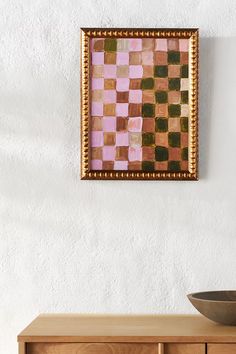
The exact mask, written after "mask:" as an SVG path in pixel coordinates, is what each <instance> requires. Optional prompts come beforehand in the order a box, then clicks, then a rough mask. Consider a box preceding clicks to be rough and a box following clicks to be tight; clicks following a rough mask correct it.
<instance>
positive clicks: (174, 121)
mask: <svg viewBox="0 0 236 354" xmlns="http://www.w3.org/2000/svg"><path fill="white" fill-rule="evenodd" d="M168 128H169V129H168V130H169V132H180V118H179V117H177V118H170V119H169V123H168Z"/></svg>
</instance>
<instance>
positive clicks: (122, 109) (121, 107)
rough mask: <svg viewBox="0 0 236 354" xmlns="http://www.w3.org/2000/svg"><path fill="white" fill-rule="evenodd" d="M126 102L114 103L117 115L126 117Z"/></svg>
mask: <svg viewBox="0 0 236 354" xmlns="http://www.w3.org/2000/svg"><path fill="white" fill-rule="evenodd" d="M128 106H129V104H128V103H117V104H116V116H117V117H128Z"/></svg>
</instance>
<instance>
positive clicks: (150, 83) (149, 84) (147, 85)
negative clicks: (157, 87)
mask: <svg viewBox="0 0 236 354" xmlns="http://www.w3.org/2000/svg"><path fill="white" fill-rule="evenodd" d="M153 87H154V79H153V78H152V77H147V78H146V79H142V82H141V88H142V90H151V89H153Z"/></svg>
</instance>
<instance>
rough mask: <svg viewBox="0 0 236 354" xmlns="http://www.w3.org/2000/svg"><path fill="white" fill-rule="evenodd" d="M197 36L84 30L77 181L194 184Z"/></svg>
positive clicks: (164, 31)
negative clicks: (183, 182)
mask: <svg viewBox="0 0 236 354" xmlns="http://www.w3.org/2000/svg"><path fill="white" fill-rule="evenodd" d="M198 52H199V49H198V29H134V28H133V29H131V28H130V29H116V28H112V29H108V28H106V29H100V28H83V29H81V178H82V179H119V180H120V179H125V180H127V179H131V180H133V179H135V180H197V178H198Z"/></svg>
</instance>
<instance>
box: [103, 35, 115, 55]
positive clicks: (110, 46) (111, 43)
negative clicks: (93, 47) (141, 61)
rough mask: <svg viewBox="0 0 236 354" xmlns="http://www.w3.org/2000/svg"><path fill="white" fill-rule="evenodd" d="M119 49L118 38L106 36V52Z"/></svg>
mask: <svg viewBox="0 0 236 354" xmlns="http://www.w3.org/2000/svg"><path fill="white" fill-rule="evenodd" d="M116 50H117V40H116V39H113V38H106V39H105V44H104V51H105V52H116Z"/></svg>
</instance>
